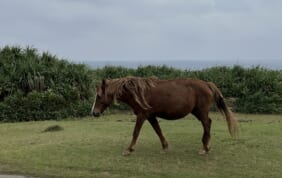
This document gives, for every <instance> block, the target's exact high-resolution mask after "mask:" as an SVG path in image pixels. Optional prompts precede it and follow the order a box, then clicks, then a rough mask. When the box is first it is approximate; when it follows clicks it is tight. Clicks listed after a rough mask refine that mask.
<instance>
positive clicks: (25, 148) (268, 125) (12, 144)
mask: <svg viewBox="0 0 282 178" xmlns="http://www.w3.org/2000/svg"><path fill="white" fill-rule="evenodd" d="M211 117H212V118H213V125H212V150H211V152H210V154H208V155H205V156H200V155H198V150H199V149H200V148H201V141H200V140H201V136H202V127H201V125H200V122H198V121H197V120H196V119H194V118H193V117H192V116H190V117H187V118H185V119H182V120H178V121H164V120H161V121H160V125H161V127H162V129H163V132H164V134H165V136H166V137H167V139H168V141H169V144H170V145H169V151H168V153H167V154H160V151H161V145H160V141H159V139H158V137H157V136H156V134H155V133H154V131H153V129H152V128H151V126H150V125H149V123H148V122H146V123H145V124H144V127H143V128H142V130H141V134H140V137H139V140H138V142H137V145H136V151H135V153H134V154H132V155H131V156H128V157H124V156H122V154H121V153H122V152H123V150H124V149H125V148H126V147H127V146H128V144H129V142H130V140H131V135H132V131H133V127H134V122H133V120H134V118H135V117H134V116H133V115H126V114H116V115H104V116H102V117H100V118H99V119H94V118H83V119H77V120H68V121H44V122H25V123H2V124H0V135H1V136H0V173H3V174H23V175H31V176H38V177H101V178H104V177H105V178H107V177H120V178H125V177H136V178H137V177H150V178H152V177H165V178H172V177H173V178H177V177H183V178H184V177H185V178H187V177H203V178H204V177H209V178H220V177H223V178H226V177H240V178H241V177H246V178H249V177H256V178H258V177H277V178H278V177H281V175H282V169H281V168H282V139H281V137H282V116H281V115H237V118H238V119H239V120H240V136H239V138H238V139H232V138H230V136H229V134H228V131H227V126H226V122H225V120H224V119H223V117H222V116H220V115H218V114H214V113H213V114H211ZM52 125H59V126H61V127H63V130H61V131H57V132H42V131H44V130H45V129H46V128H47V127H49V126H52Z"/></svg>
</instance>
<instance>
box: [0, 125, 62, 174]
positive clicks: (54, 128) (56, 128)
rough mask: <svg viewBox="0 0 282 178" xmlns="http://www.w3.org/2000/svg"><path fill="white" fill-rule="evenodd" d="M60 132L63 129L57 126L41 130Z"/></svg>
mask: <svg viewBox="0 0 282 178" xmlns="http://www.w3.org/2000/svg"><path fill="white" fill-rule="evenodd" d="M61 130H64V128H63V127H61V126H59V125H51V126H49V127H47V128H46V129H45V130H43V132H57V131H61ZM0 178H1V177H0Z"/></svg>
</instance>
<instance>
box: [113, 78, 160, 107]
mask: <svg viewBox="0 0 282 178" xmlns="http://www.w3.org/2000/svg"><path fill="white" fill-rule="evenodd" d="M157 80H158V78H157V77H150V78H141V77H133V76H128V77H124V78H118V79H112V80H109V82H108V85H107V92H108V93H110V94H112V95H113V96H114V98H115V99H119V98H120V97H122V95H123V94H124V93H125V92H129V93H130V94H131V95H132V97H133V99H134V100H135V102H136V103H137V104H138V105H139V106H140V107H141V108H143V109H148V108H150V105H149V104H148V103H147V101H146V99H145V97H144V93H145V91H146V90H147V89H150V88H151V87H155V85H156V81H157Z"/></svg>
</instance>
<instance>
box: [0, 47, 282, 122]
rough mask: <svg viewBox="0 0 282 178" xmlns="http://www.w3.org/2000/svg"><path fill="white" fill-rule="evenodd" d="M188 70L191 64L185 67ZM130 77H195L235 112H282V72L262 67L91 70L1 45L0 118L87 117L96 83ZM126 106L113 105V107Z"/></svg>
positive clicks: (114, 68)
mask: <svg viewBox="0 0 282 178" xmlns="http://www.w3.org/2000/svg"><path fill="white" fill-rule="evenodd" d="M187 67H188V68H189V66H187ZM128 75H133V76H140V77H149V76H157V77H158V78H160V79H175V78H199V79H202V80H206V81H212V82H214V83H215V84H216V85H217V86H218V87H219V88H220V89H221V90H222V92H223V94H224V96H225V97H226V98H227V101H228V103H229V105H230V106H232V108H233V110H234V111H236V112H241V113H272V114H281V113H282V71H281V70H280V71H278V70H270V69H265V68H262V67H259V66H257V67H252V68H243V67H241V66H233V67H224V66H223V67H221V66H218V67H213V68H209V69H204V70H198V71H197V70H196V71H195V70H188V69H187V70H179V69H174V68H170V67H167V66H140V67H138V68H137V69H129V68H124V67H112V66H106V67H104V68H101V69H90V68H89V67H87V66H86V65H83V64H73V63H70V62H68V61H66V60H63V59H59V58H58V57H56V56H54V55H51V54H50V53H47V52H43V53H39V52H38V51H37V50H36V49H35V48H30V47H27V48H20V47H15V46H12V47H10V46H6V47H4V48H0V121H5V122H17V121H29V120H50V119H56V120H60V119H64V118H68V117H83V116H87V115H89V111H90V108H91V105H92V103H93V99H94V97H93V96H94V93H95V85H96V84H97V82H99V81H100V80H101V79H102V78H119V77H125V76H128ZM116 109H118V110H128V108H127V107H126V106H124V105H122V104H121V105H118V106H117V105H116V106H113V107H111V108H110V111H113V110H116Z"/></svg>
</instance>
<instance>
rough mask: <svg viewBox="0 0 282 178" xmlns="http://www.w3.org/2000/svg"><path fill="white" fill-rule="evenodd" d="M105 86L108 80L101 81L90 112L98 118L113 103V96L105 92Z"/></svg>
mask: <svg viewBox="0 0 282 178" xmlns="http://www.w3.org/2000/svg"><path fill="white" fill-rule="evenodd" d="M107 85H108V80H105V79H103V80H102V83H101V84H99V85H98V86H97V88H96V97H95V100H94V103H93V106H92V110H91V114H92V115H93V116H95V117H99V116H100V114H101V113H103V112H104V111H105V109H106V108H107V107H108V106H109V105H110V104H111V103H112V102H113V96H112V95H111V94H109V93H108V92H107Z"/></svg>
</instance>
